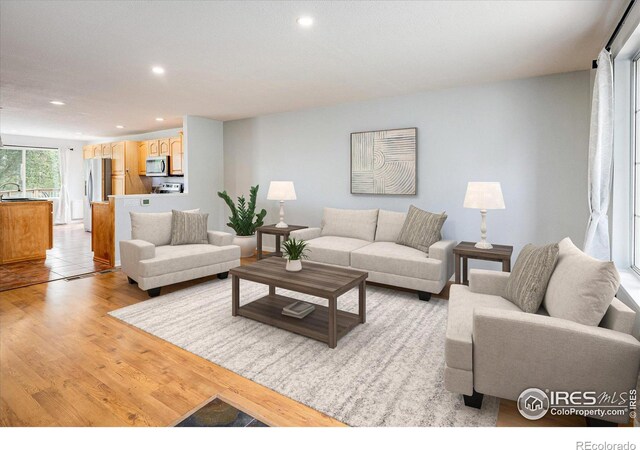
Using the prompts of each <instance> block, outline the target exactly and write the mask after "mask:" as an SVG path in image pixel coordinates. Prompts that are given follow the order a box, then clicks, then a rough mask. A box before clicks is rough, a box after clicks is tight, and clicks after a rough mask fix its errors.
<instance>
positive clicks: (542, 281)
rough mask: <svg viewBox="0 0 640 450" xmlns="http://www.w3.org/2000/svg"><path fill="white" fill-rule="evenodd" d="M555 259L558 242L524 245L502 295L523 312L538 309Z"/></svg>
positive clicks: (532, 311)
mask: <svg viewBox="0 0 640 450" xmlns="http://www.w3.org/2000/svg"><path fill="white" fill-rule="evenodd" d="M557 260H558V244H549V245H545V246H542V247H536V246H535V245H532V244H527V245H525V246H524V248H523V249H522V250H521V251H520V254H519V255H518V260H517V261H516V264H515V266H514V267H513V270H512V271H511V275H509V279H508V280H507V285H506V286H505V289H504V297H505V298H506V299H507V300H509V301H511V302H512V303H513V304H514V305H517V306H518V307H519V308H520V309H521V310H523V311H524V312H527V313H535V312H536V311H538V309H539V308H540V304H541V303H542V300H543V299H544V293H545V292H546V290H547V284H548V283H549V278H550V277H551V274H552V273H553V269H554V267H555V266H556V261H557Z"/></svg>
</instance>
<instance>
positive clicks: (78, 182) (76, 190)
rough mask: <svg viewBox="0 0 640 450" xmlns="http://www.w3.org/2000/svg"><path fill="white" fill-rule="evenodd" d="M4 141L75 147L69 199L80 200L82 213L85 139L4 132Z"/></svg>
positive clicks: (11, 143) (72, 156)
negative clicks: (83, 147)
mask: <svg viewBox="0 0 640 450" xmlns="http://www.w3.org/2000/svg"><path fill="white" fill-rule="evenodd" d="M2 143H3V144H4V145H7V146H9V145H21V146H25V147H28V146H34V147H51V148H73V151H72V152H70V155H71V157H70V158H69V159H70V162H71V164H70V167H69V199H70V201H71V203H73V202H74V201H76V202H78V201H79V202H80V214H81V213H82V196H83V195H84V166H83V160H82V146H83V145H86V142H85V141H74V140H66V139H53V138H44V137H35V136H19V135H12V134H3V135H2ZM80 218H81V217H80Z"/></svg>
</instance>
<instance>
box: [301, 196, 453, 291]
mask: <svg viewBox="0 0 640 450" xmlns="http://www.w3.org/2000/svg"><path fill="white" fill-rule="evenodd" d="M405 217H406V214H405V213H399V212H394V211H385V210H382V209H381V210H378V209H370V210H349V209H334V208H325V209H324V214H323V218H322V226H321V227H320V228H307V229H303V230H297V231H294V232H292V233H291V235H290V236H291V237H295V238H297V239H304V240H305V241H307V242H308V244H309V247H308V248H309V260H310V261H314V262H318V263H322V264H329V265H334V266H343V267H351V268H354V269H359V270H363V271H366V272H368V273H369V278H368V281H373V282H376V283H382V284H386V285H391V286H398V287H403V288H408V289H413V290H416V291H418V295H419V297H420V299H422V300H428V299H429V298H430V296H431V293H434V294H437V293H439V292H440V291H442V289H443V288H444V286H445V285H446V283H447V281H448V280H449V279H450V278H451V276H452V275H453V247H455V245H456V242H455V241H447V240H441V241H439V242H437V243H435V244H433V245H432V246H431V247H430V248H429V252H428V253H424V252H421V251H420V250H416V249H415V248H412V247H407V246H404V245H399V244H396V243H395V241H396V240H397V238H398V235H399V234H400V230H401V229H402V225H403V224H404V220H405Z"/></svg>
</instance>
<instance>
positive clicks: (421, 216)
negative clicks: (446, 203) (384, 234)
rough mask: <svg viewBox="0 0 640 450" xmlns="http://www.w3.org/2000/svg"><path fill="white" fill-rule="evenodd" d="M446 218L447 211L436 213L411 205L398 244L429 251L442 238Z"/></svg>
mask: <svg viewBox="0 0 640 450" xmlns="http://www.w3.org/2000/svg"><path fill="white" fill-rule="evenodd" d="M445 220H447V215H446V214H445V213H442V214H434V213H430V212H428V211H423V210H421V209H420V208H416V207H415V206H413V205H411V207H410V208H409V212H408V213H407V218H406V219H405V220H404V225H402V230H401V231H400V235H399V236H398V240H397V241H396V244H400V245H406V246H408V247H413V248H416V249H418V250H420V251H422V252H425V253H428V252H429V247H431V246H432V245H433V244H435V243H436V242H438V241H439V240H441V239H442V235H441V234H440V230H442V225H444V221H445Z"/></svg>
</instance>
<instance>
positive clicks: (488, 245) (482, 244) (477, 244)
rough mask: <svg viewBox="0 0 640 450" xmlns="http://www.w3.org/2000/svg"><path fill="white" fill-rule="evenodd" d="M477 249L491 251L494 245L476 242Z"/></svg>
mask: <svg viewBox="0 0 640 450" xmlns="http://www.w3.org/2000/svg"><path fill="white" fill-rule="evenodd" d="M475 247H476V248H481V249H484V250H489V249H490V248H493V245H491V244H489V243H488V242H487V241H480V242H476V245H475Z"/></svg>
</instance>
